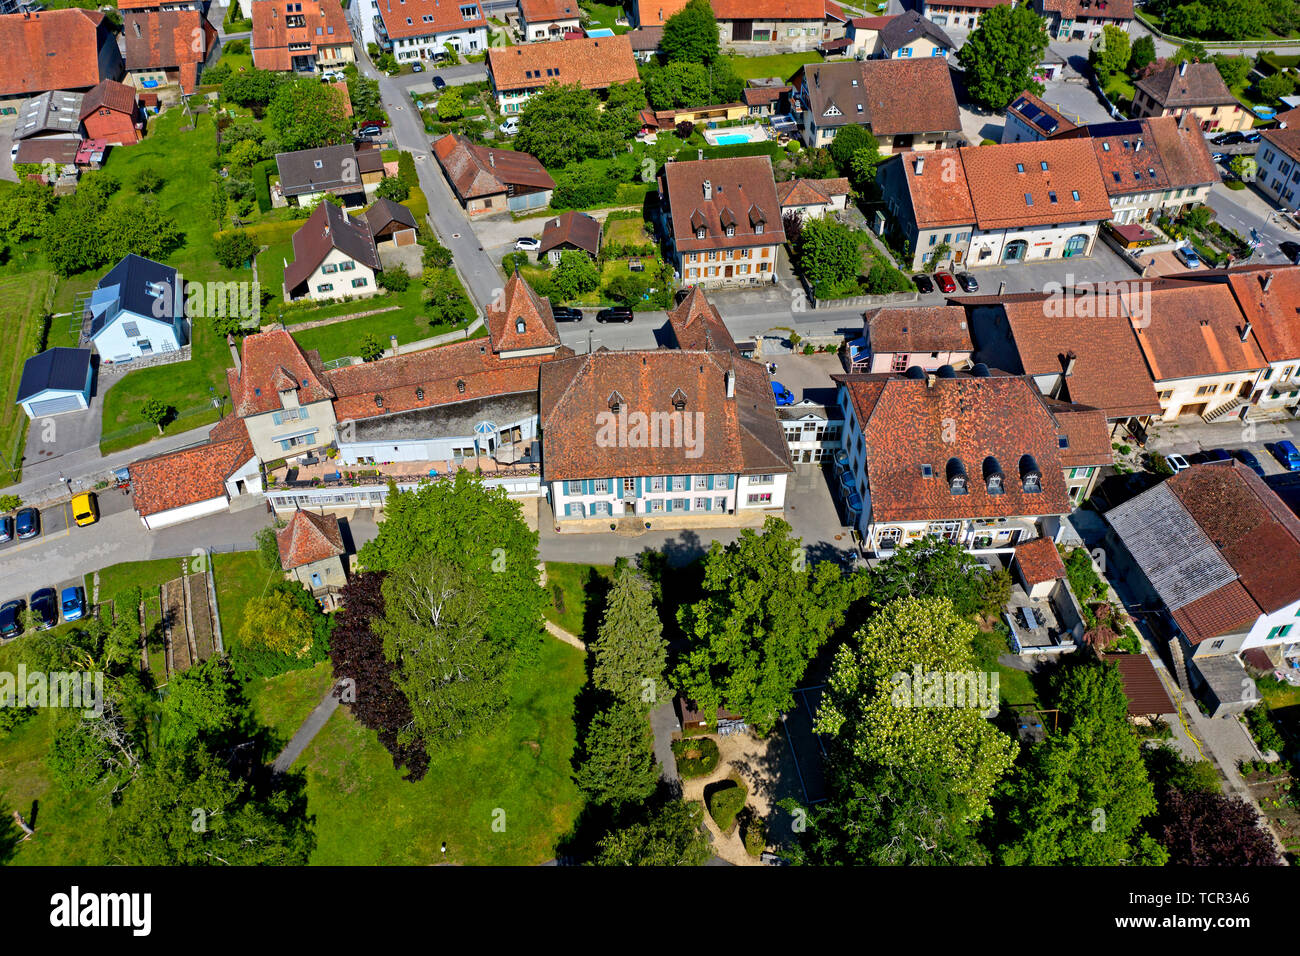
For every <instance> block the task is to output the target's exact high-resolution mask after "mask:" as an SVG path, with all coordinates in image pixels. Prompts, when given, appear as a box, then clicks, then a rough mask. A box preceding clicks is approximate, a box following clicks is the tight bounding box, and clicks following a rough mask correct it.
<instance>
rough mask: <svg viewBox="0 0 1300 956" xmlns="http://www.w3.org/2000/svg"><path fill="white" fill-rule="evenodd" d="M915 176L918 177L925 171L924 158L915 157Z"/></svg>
mask: <svg viewBox="0 0 1300 956" xmlns="http://www.w3.org/2000/svg"><path fill="white" fill-rule="evenodd" d="M915 165H916V175H918V176H920V175H921V173H923V172H924V171H925V157H924V156H918V157H916V164H915Z"/></svg>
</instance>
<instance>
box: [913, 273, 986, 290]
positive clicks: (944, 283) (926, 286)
mask: <svg viewBox="0 0 1300 956" xmlns="http://www.w3.org/2000/svg"><path fill="white" fill-rule="evenodd" d="M912 284H913V285H915V286H916V291H917V292H920V293H921V294H923V295H924V294H926V293H928V292H933V291H934V287H935V286H936V285H937V286H938V287H939V291H940V292H942V293H944V294H945V295H947V294H949V293H952V292H956V291H957V286H959V285H960V286H961V291H963V292H978V291H979V290H980V284H979V283H978V282H976V281H975V277H974V276H973V275H971V274H970V273H969V272H958V273H957V275H956V276H954V275H953V274H952V273H951V272H936V273H935V274H934V281H931V280H930V277H929V276H928V275H926V274H925V273H924V272H922V273H918V274H917V275H914V276H912Z"/></svg>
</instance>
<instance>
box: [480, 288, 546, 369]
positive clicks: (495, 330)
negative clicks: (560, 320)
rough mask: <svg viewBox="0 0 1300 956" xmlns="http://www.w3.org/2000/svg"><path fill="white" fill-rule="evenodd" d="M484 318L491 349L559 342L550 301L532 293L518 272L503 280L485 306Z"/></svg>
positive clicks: (522, 347) (536, 347)
mask: <svg viewBox="0 0 1300 956" xmlns="http://www.w3.org/2000/svg"><path fill="white" fill-rule="evenodd" d="M484 319H485V321H486V323H487V327H488V335H489V336H490V337H491V339H492V349H493V351H495V352H513V351H517V350H520V349H547V348H550V349H553V348H556V347H558V346H559V344H560V330H559V329H558V328H556V326H555V315H554V314H553V313H552V312H551V302H550V300H549V299H543V298H542V297H541V296H539V295H538V294H537V293H536V292H534V291H533V287H532V286H530V285H529V284H528V283H527V282H525V281H524V280H523V278H521V277H520V275H519V273H518V272H516V273H515V274H514V275H512V276H511V277H510V278H509V279H507V280H506V288H505V291H504V292H503V293H502V295H501V298H500V299H498V300H495V301H493V302H492V303H491V304H490V305H489V306H488V308H487V311H486V313H485V315H484ZM521 322H522V323H523V331H522V332H521V331H520V330H519V325H520V323H521Z"/></svg>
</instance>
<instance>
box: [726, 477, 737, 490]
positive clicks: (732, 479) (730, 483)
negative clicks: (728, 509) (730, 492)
mask: <svg viewBox="0 0 1300 956" xmlns="http://www.w3.org/2000/svg"><path fill="white" fill-rule="evenodd" d="M727 487H728V488H735V487H736V476H735V475H728V476H727Z"/></svg>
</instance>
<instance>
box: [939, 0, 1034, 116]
mask: <svg viewBox="0 0 1300 956" xmlns="http://www.w3.org/2000/svg"><path fill="white" fill-rule="evenodd" d="M1046 49H1047V29H1046V23H1045V21H1044V20H1043V18H1042V17H1040V16H1039V15H1038V14H1036V13H1035V12H1034V11H1033V9H1032V8H1031V7H1029V6H1028V5H1024V4H1022V5H1019V6H1015V7H1012V6H997V7H994V8H993V9H992V10H989V11H988V12H987V13H985V14H984V15H983V16H981V17H980V23H979V26H978V27H976V28H975V29H974V30H973V31H972V32H971V34H970V36H969V37H967V38H966V42H965V44H963V46H962V48H961V49H960V50H958V51H957V59H958V61H959V62H960V63H961V65H962V69H964V70H965V71H966V90H967V92H969V93H970V95H971V96H972V97H973V98H974V99H975V101H976V102H978V103H980V104H981V105H983V106H985V107H987V108H989V109H994V110H1000V109H1003V108H1004V107H1005V106H1006V105H1007V104H1008V103H1010V102H1011V100H1012V98H1013V97H1014V96H1015V95H1016V94H1017V93H1019V92H1020V91H1021V90H1032V91H1033V92H1035V93H1041V92H1043V85H1042V84H1041V83H1038V82H1037V81H1035V80H1034V78H1033V68H1034V67H1035V66H1037V65H1038V64H1039V63H1040V62H1041V60H1042V56H1043V51H1044V50H1046Z"/></svg>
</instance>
